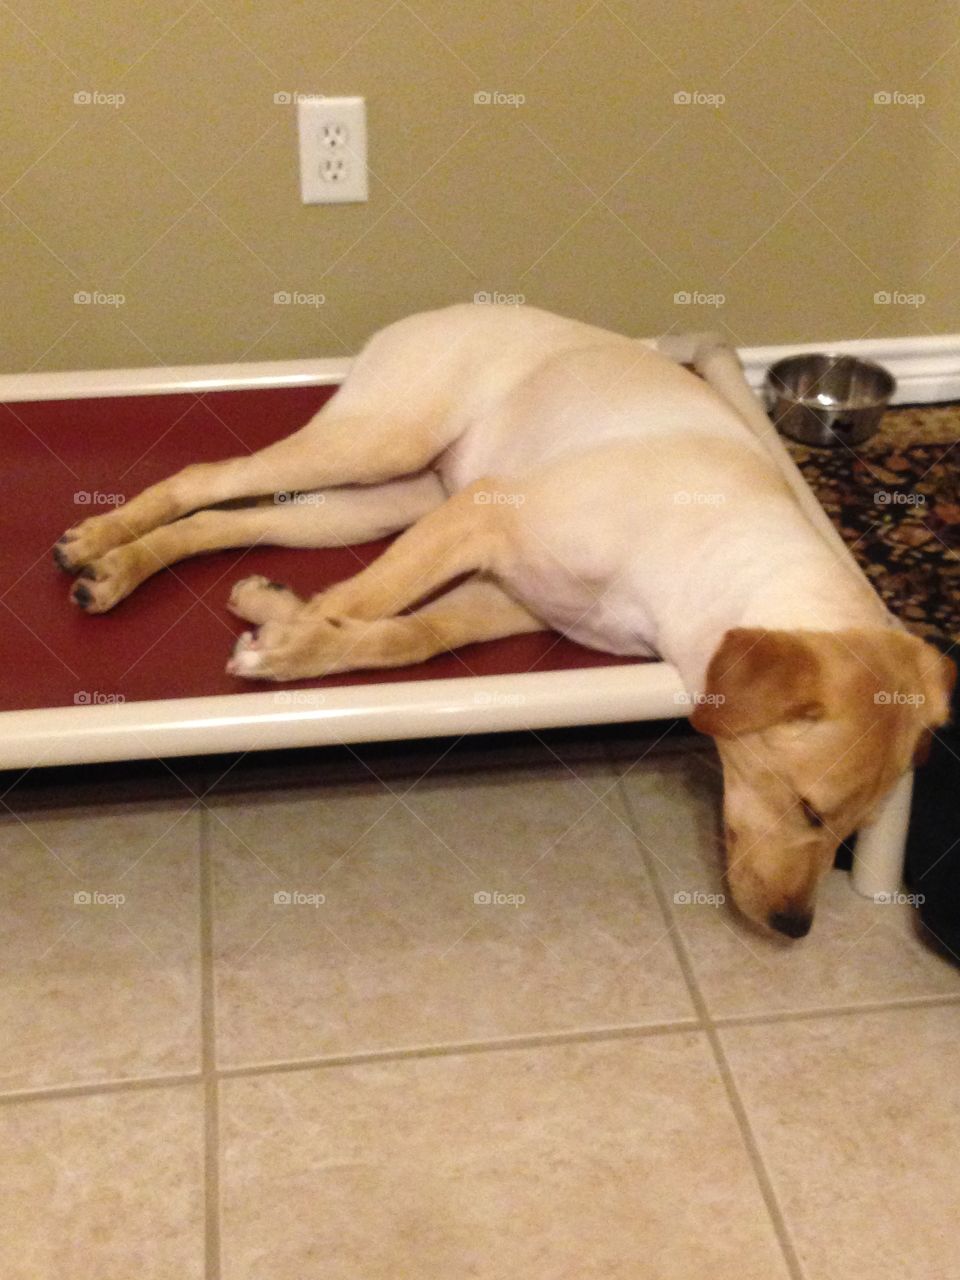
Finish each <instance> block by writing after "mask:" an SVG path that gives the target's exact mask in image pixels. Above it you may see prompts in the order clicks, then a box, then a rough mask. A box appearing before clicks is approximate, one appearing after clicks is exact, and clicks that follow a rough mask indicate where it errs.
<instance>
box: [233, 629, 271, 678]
mask: <svg viewBox="0 0 960 1280" xmlns="http://www.w3.org/2000/svg"><path fill="white" fill-rule="evenodd" d="M262 662H263V655H262V654H261V653H260V652H258V650H257V638H256V636H255V635H254V633H253V632H252V631H245V632H244V633H243V635H242V636H240V638H239V639H238V640H237V643H236V644H235V645H234V646H233V653H232V654H231V655H230V660H229V661H228V662H227V675H228V676H245V677H246V678H247V679H248V680H249V679H250V678H251V677H254V678H255V677H256V676H257V675H258V674H259V672H260V667H261V665H262Z"/></svg>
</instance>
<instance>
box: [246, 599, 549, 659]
mask: <svg viewBox="0 0 960 1280" xmlns="http://www.w3.org/2000/svg"><path fill="white" fill-rule="evenodd" d="M265 589H266V590H269V588H265ZM545 627H546V624H545V623H543V622H541V621H540V619H539V618H537V617H535V616H534V615H533V614H532V613H530V611H529V610H528V609H525V608H524V606H523V605H521V604H518V603H517V601H516V600H513V599H512V598H511V597H510V596H508V595H507V593H506V592H505V591H504V590H503V588H502V587H500V586H498V585H497V584H496V583H495V582H491V581H489V580H486V579H477V578H474V579H470V580H469V581H467V582H464V583H461V585H460V586H459V587H455V588H454V590H453V591H450V592H448V593H447V594H446V595H444V596H441V597H440V598H439V599H438V600H433V601H431V603H430V604H428V605H425V606H424V607H423V608H422V609H418V610H417V612H416V613H411V614H406V615H404V616H403V617H400V618H380V619H378V620H376V621H372V622H370V621H364V620H362V619H359V618H319V619H318V618H314V619H312V620H309V619H305V616H304V611H303V610H300V611H298V612H296V613H294V614H293V615H292V617H291V618H290V619H289V620H287V621H270V622H268V623H267V624H266V625H265V626H263V627H262V628H261V629H260V632H259V633H258V634H257V635H254V634H253V633H252V632H247V633H246V634H245V635H243V636H241V637H240V639H239V640H238V641H237V645H236V648H235V649H234V651H233V655H232V657H231V659H230V661H229V663H228V664H227V671H228V672H229V673H230V674H231V675H236V676H244V677H246V678H247V679H249V680H298V679H305V678H307V677H309V676H325V675H332V674H334V673H335V672H340V671H354V670H358V669H363V668H369V667H400V666H407V665H409V664H410V663H413V662H424V661H426V659H427V658H430V657H432V656H433V655H434V654H436V653H442V652H444V651H446V650H448V649H456V648H458V647H459V646H461V645H465V644H472V643H475V642H477V641H480V640H498V639H501V638H502V637H503V636H513V635H522V634H524V633H525V632H530V631H543V630H545ZM469 672H470V668H469V666H467V665H466V664H465V665H464V674H469Z"/></svg>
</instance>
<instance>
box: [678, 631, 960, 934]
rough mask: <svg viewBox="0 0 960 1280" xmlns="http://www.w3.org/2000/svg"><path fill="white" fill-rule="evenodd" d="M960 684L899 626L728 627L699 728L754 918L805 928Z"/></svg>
mask: <svg viewBox="0 0 960 1280" xmlns="http://www.w3.org/2000/svg"><path fill="white" fill-rule="evenodd" d="M955 677H956V668H955V666H954V664H953V663H952V662H951V661H950V659H949V658H946V657H944V656H943V655H942V654H941V653H939V652H938V650H936V649H934V648H933V646H932V645H928V644H925V643H924V642H923V641H921V640H918V639H916V638H915V637H914V636H911V635H908V634H907V633H906V632H902V631H897V630H862V631H860V630H850V631H836V632H828V631H765V630H758V629H748V628H738V629H736V630H733V631H728V632H727V633H726V635H725V636H724V637H723V641H722V642H721V644H720V647H719V648H718V649H717V651H716V652H715V653H714V655H713V657H712V659H711V661H710V665H709V668H708V671H707V682H706V691H705V693H704V695H703V697H702V698H701V700H700V701H699V703H698V706H697V708H696V710H695V712H694V714H693V716H692V717H691V720H692V723H693V725H694V727H695V728H696V729H699V730H700V731H701V732H702V733H708V734H710V735H712V736H713V737H714V738H715V739H716V743H717V748H718V750H719V752H720V759H721V761H722V763H723V775H724V804H723V810H724V815H723V816H724V828H725V833H726V850H727V878H728V882H729V885H730V891H731V893H732V895H733V898H734V901H735V902H736V903H737V905H738V907H739V908H740V910H741V911H742V912H743V913H744V915H746V916H748V917H749V918H750V919H751V920H753V921H755V922H756V923H758V924H761V925H763V926H765V927H767V928H772V929H775V930H777V931H778V932H780V933H783V934H786V935H787V936H788V937H792V938H799V937H802V936H803V935H804V934H805V933H807V932H808V930H809V928H810V924H811V922H812V919H813V910H814V902H815V898H816V891H817V885H818V884H819V882H820V879H821V877H822V876H823V875H824V873H825V872H826V871H827V870H828V869H829V868H830V867H831V866H832V865H833V858H834V854H835V853H836V850H837V846H838V845H839V844H840V842H841V841H842V840H845V839H846V837H847V836H848V835H850V833H851V832H853V831H855V830H856V829H857V828H858V827H859V826H860V825H861V824H862V823H864V822H865V821H868V820H869V819H870V817H871V816H872V815H873V813H874V811H875V810H876V809H877V807H878V805H879V803H880V801H881V800H882V799H883V797H884V796H885V795H886V793H887V792H888V791H889V790H890V788H891V786H892V785H893V784H894V782H895V781H896V780H897V778H898V777H899V776H900V775H901V774H902V773H903V772H904V771H905V770H906V769H908V768H909V767H910V765H911V762H919V761H920V759H921V758H922V757H923V756H924V755H925V751H926V747H927V746H928V744H929V739H930V736H931V734H932V732H933V730H934V729H936V728H938V727H939V726H940V725H942V724H943V723H944V722H945V721H946V719H947V718H948V715H949V702H950V691H951V689H952V687H953V682H954V679H955Z"/></svg>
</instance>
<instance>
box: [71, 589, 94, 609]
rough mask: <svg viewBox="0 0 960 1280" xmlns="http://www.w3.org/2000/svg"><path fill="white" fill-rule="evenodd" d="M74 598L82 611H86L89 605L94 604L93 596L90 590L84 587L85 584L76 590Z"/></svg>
mask: <svg viewBox="0 0 960 1280" xmlns="http://www.w3.org/2000/svg"><path fill="white" fill-rule="evenodd" d="M73 598H74V600H76V602H77V604H78V605H79V606H80V608H81V609H86V608H87V607H88V606H89V605H91V604H93V595H92V594H91V592H90V590H89V588H88V587H85V586H83V584H81V585H80V586H79V587H75V588H74V591H73Z"/></svg>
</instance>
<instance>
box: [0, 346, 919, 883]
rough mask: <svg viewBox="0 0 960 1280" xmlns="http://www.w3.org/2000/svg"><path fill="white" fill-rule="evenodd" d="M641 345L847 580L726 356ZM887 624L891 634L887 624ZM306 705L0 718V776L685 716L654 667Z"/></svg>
mask: <svg viewBox="0 0 960 1280" xmlns="http://www.w3.org/2000/svg"><path fill="white" fill-rule="evenodd" d="M649 345H650V346H652V347H655V348H656V349H658V350H660V351H662V352H663V353H664V354H665V355H668V356H670V357H671V358H672V359H674V360H678V361H682V362H683V363H686V364H691V365H693V366H694V368H696V370H697V372H698V373H700V374H701V375H702V376H703V377H704V378H705V379H706V380H707V381H708V382H709V383H710V384H711V385H712V386H713V387H714V389H715V390H716V391H718V392H719V393H720V395H722V396H723V397H724V399H726V400H727V401H728V402H729V403H730V404H731V405H732V406H733V407H734V408H735V409H736V410H737V412H738V413H739V414H740V416H741V417H742V418H743V420H744V422H745V423H746V425H747V426H748V427H749V429H750V430H751V431H752V432H753V433H754V434H755V435H756V436H758V437H759V438H760V439H761V440H762V441H763V443H764V445H765V447H766V448H767V450H768V452H769V453H770V455H771V456H772V457H773V458H774V460H775V461H776V463H777V465H778V466H779V467H780V468H781V470H782V471H783V473H784V475H785V477H786V479H787V480H788V481H789V483H790V485H791V487H792V488H793V490H794V492H795V493H796V496H797V499H798V501H799V503H800V505H801V506H802V507H803V509H804V511H805V512H806V513H807V515H808V517H809V519H810V521H811V523H812V524H813V526H814V527H815V528H816V529H817V531H818V532H819V533H820V535H821V536H822V537H823V538H824V539H825V540H826V541H827V542H828V543H829V544H830V545H831V547H832V548H833V550H834V551H835V553H836V555H837V556H838V558H840V559H841V560H844V561H845V562H846V563H848V564H849V565H850V566H851V567H852V568H853V570H854V571H855V572H856V573H860V572H861V571H860V569H859V566H858V565H857V563H856V561H855V559H854V557H853V555H852V554H851V552H850V551H849V549H848V548H847V546H846V544H845V543H844V541H843V539H842V538H841V537H840V535H839V533H838V532H837V531H836V529H835V528H834V527H833V525H832V524H831V522H830V519H829V517H828V516H827V515H826V513H825V512H824V510H823V508H822V507H821V506H820V504H819V502H818V501H817V499H816V497H815V496H814V494H813V493H812V491H811V490H810V489H809V488H808V486H807V484H806V482H805V480H804V479H803V477H802V476H801V474H800V472H799V471H798V469H797V467H796V466H795V465H794V462H793V460H792V458H791V457H790V455H789V453H788V452H787V450H786V449H785V448H784V446H783V443H782V442H781V440H780V437H779V436H778V434H777V432H776V430H775V428H774V426H773V424H772V423H771V422H770V420H769V418H768V417H767V415H766V413H765V412H764V411H763V408H762V406H761V405H760V402H759V401H758V399H757V397H756V396H755V395H754V393H753V392H752V391H751V389H750V387H749V386H748V384H747V382H746V379H745V377H744V373H743V368H742V366H741V364H740V361H739V359H738V357H737V354H736V352H735V351H734V350H733V349H732V348H731V347H730V346H728V345H727V344H726V343H725V342H723V340H722V339H721V338H719V337H718V336H717V335H715V334H710V333H702V334H687V335H670V336H668V337H665V338H662V339H657V340H650V341H649ZM347 368H348V363H347V362H346V361H338V360H318V361H310V360H298V361H286V362H283V363H279V364H255V365H253V364H251V365H242V364H241V365H225V366H192V367H187V368H180V369H171V368H166V369H159V370H150V369H121V370H103V371H96V370H95V371H90V372H84V373H75V374H74V373H49V374H24V375H22V376H21V375H14V376H9V377H2V378H0V400H2V401H5V402H15V401H31V400H59V399H80V398H91V397H101V396H118V395H124V396H129V395H157V394H173V393H183V392H185V391H187V392H189V391H193V392H197V393H201V392H209V391H220V390H231V389H238V388H243V389H249V388H254V387H259V388H265V387H279V386H320V385H331V384H335V383H339V382H341V381H342V380H343V377H344V376H345V374H346V371H347ZM891 625H899V624H898V623H896V621H895V620H894V619H893V618H892V617H891ZM317 693H318V694H321V695H322V696H321V697H316V696H315V697H314V698H313V699H311V698H310V691H309V690H307V691H303V690H301V691H299V692H297V693H296V694H292V695H291V696H290V698H289V701H284V700H283V699H282V698H280V697H278V695H277V693H276V692H275V691H270V692H265V693H239V694H228V695H218V696H215V697H203V698H172V699H168V700H163V701H154V702H129V703H121V704H111V705H105V706H80V707H75V706H66V707H50V708H41V709H36V710H29V711H7V712H2V713H0V769H22V768H26V769H29V768H35V767H38V766H49V765H70V764H92V763H99V762H104V761H111V760H130V759H141V758H150V757H157V758H159V757H163V756H182V755H201V754H212V753H215V752H217V753H219V752H236V751H255V750H256V751H262V750H268V749H276V748H284V747H307V746H330V745H337V744H345V743H357V742H374V741H387V740H397V739H405V738H427V737H443V736H447V735H453V734H469V733H493V732H504V731H509V730H518V729H547V728H555V727H558V726H569V725H578V724H582V725H588V724H613V723H618V722H625V721H631V720H668V719H675V718H676V717H677V716H678V715H683V714H685V711H684V707H685V705H686V704H685V702H684V694H685V690H684V687H683V685H682V684H681V681H680V677H679V675H678V674H677V672H676V670H675V668H674V667H672V666H671V665H669V664H668V663H665V662H657V663H639V664H630V665H624V666H614V667H597V668H592V669H588V670H575V671H538V672H528V673H525V674H521V675H496V676H468V677H458V678H453V679H448V680H417V681H405V682H402V683H396V684H390V683H386V684H375V685H359V686H356V685H354V686H349V687H342V688H324V689H322V690H318V691H317ZM518 695H520V696H518ZM687 709H689V708H687ZM912 784H913V774H912V773H908V774H906V775H904V777H903V778H902V779H901V780H900V782H899V783H898V784H897V785H896V787H895V788H894V790H893V791H892V792H891V794H890V795H889V797H888V798H887V800H886V801H885V802H884V805H883V807H882V809H881V811H880V813H879V815H878V817H877V819H876V821H875V822H873V823H872V824H871V825H870V826H868V827H864V828H862V829H861V830H860V833H859V836H858V839H857V845H856V852H855V856H854V864H853V876H852V880H853V885H854V888H855V889H856V890H857V891H858V892H859V893H861V894H864V895H865V896H867V897H877V896H878V895H890V894H894V893H895V892H896V891H897V890H898V889H899V887H900V882H901V878H902V874H903V860H904V849H905V844H906V833H907V823H908V820H909V815H910V797H911V791H912Z"/></svg>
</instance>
